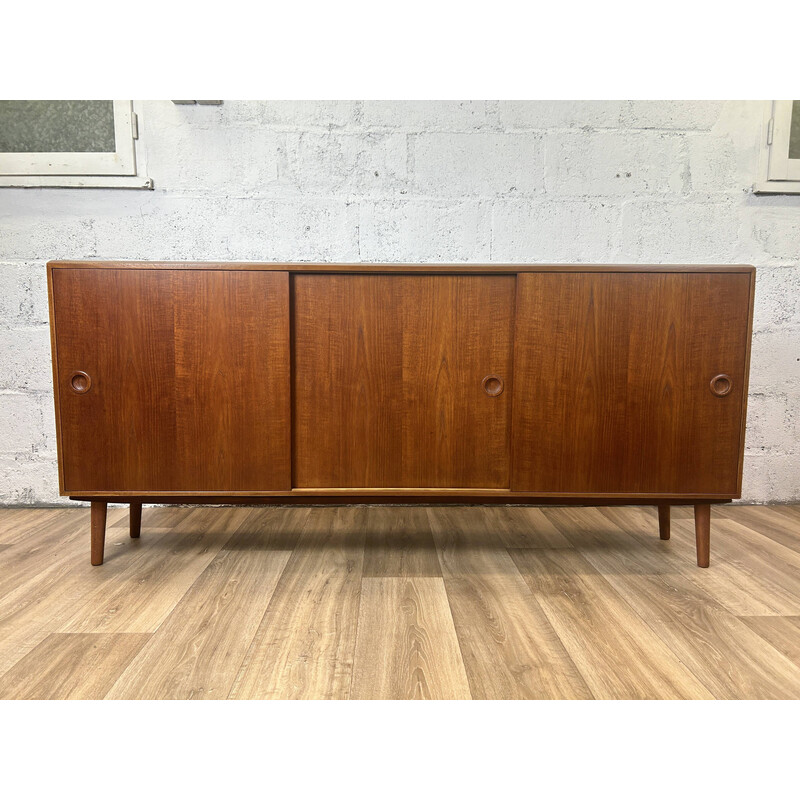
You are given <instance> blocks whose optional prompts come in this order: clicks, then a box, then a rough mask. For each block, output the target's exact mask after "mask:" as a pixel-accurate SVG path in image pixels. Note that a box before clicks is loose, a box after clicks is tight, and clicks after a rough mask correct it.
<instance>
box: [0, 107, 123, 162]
mask: <svg viewBox="0 0 800 800" xmlns="http://www.w3.org/2000/svg"><path fill="white" fill-rule="evenodd" d="M115 150H116V147H115V139H114V104H113V101H112V100H0V153H113V152H114V151H115Z"/></svg>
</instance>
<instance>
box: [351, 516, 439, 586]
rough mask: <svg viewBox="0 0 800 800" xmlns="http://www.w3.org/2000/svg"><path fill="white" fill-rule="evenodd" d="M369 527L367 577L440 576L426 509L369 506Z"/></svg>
mask: <svg viewBox="0 0 800 800" xmlns="http://www.w3.org/2000/svg"><path fill="white" fill-rule="evenodd" d="M366 527H367V534H366V540H365V543H364V577H365V578H412V577H429V578H440V577H441V575H442V571H441V569H440V567H439V558H438V556H437V555H436V545H435V544H434V541H433V535H432V534H431V528H430V523H429V521H428V514H427V512H426V509H424V508H418V507H408V508H404V509H403V512H402V513H400V514H386V513H385V512H384V511H383V510H382V509H380V508H370V507H368V508H367V509H366Z"/></svg>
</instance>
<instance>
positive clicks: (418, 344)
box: [293, 275, 515, 488]
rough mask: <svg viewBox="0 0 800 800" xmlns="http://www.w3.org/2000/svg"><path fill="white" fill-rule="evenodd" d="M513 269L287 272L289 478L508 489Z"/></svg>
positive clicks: (320, 483) (301, 483)
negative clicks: (491, 272)
mask: <svg viewBox="0 0 800 800" xmlns="http://www.w3.org/2000/svg"><path fill="white" fill-rule="evenodd" d="M514 281H515V279H514V277H513V276H505V275H501V276H487V275H433V276H426V275H296V276H294V306H293V308H294V364H295V371H294V376H293V380H294V413H293V425H294V463H293V469H294V484H295V486H298V487H367V488H373V487H374V488H387V487H395V488H396V487H400V488H403V487H405V488H409V487H413V488H418V487H423V488H424V487H438V488H443V487H454V488H475V487H481V488H508V481H509V436H508V434H509V426H510V409H511V401H510V398H511V359H512V355H511V338H512V333H513V313H514V311H513V310H514V288H515V283H514Z"/></svg>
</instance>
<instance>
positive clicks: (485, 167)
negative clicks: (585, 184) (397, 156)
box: [410, 132, 544, 197]
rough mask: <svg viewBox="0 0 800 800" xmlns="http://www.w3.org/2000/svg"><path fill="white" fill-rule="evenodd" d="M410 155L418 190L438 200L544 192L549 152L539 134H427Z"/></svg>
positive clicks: (416, 141) (416, 138)
mask: <svg viewBox="0 0 800 800" xmlns="http://www.w3.org/2000/svg"><path fill="white" fill-rule="evenodd" d="M411 144H412V148H413V149H412V152H411V154H410V159H411V163H412V164H413V172H412V183H413V187H414V188H415V189H416V190H417V191H419V192H421V193H423V194H431V195H436V196H438V197H469V196H475V195H478V196H481V197H487V196H496V195H506V194H511V195H522V194H525V195H529V194H537V193H541V192H542V191H543V188H544V184H543V165H544V152H543V148H542V138H541V136H540V135H539V134H535V133H520V134H503V133H492V132H487V133H479V134H472V133H424V134H420V135H419V136H415V137H414V138H413V141H412V143H411Z"/></svg>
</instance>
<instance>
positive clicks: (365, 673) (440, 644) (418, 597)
mask: <svg viewBox="0 0 800 800" xmlns="http://www.w3.org/2000/svg"><path fill="white" fill-rule="evenodd" d="M350 697H351V699H353V700H374V699H387V698H388V699H392V700H469V699H470V689H469V683H468V682H467V676H466V673H465V671H464V664H463V661H462V659H461V652H460V650H459V646H458V639H457V637H456V632H455V629H454V627H453V618H452V617H451V615H450V606H449V605H448V602H447V593H446V591H445V588H444V582H443V581H442V579H441V578H365V579H364V580H363V581H362V588H361V606H360V611H359V617H358V638H357V640H356V649H355V658H354V660H353V682H352V689H351V692H350Z"/></svg>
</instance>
